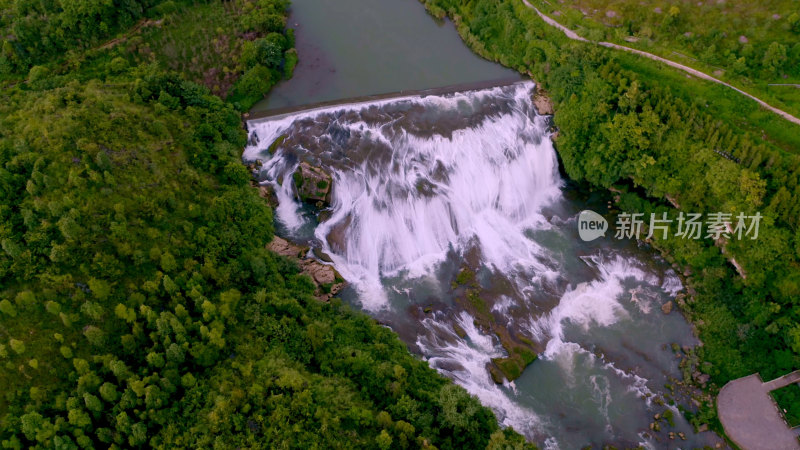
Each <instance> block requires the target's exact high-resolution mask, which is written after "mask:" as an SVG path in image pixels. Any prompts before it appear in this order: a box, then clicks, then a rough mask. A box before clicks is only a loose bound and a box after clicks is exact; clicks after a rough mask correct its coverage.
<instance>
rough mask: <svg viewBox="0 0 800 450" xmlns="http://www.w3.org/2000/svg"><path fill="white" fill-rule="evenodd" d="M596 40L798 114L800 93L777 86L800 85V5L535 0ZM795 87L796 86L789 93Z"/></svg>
mask: <svg viewBox="0 0 800 450" xmlns="http://www.w3.org/2000/svg"><path fill="white" fill-rule="evenodd" d="M533 3H534V4H535V5H536V6H537V7H540V8H541V9H542V10H543V12H546V13H547V14H548V15H550V16H551V17H553V18H555V19H556V20H558V21H559V22H561V23H562V24H564V25H567V26H568V27H570V28H572V29H575V30H576V31H578V33H579V34H581V35H583V36H585V37H587V38H588V39H591V40H596V41H600V40H605V41H609V42H614V43H618V44H621V45H626V46H629V47H633V48H637V49H640V50H644V51H647V52H650V53H654V54H656V55H659V56H661V57H664V58H667V59H671V60H673V61H676V62H679V63H681V64H684V65H687V66H690V67H693V68H696V69H698V70H702V71H703V72H706V73H708V74H710V75H713V76H715V77H717V78H719V79H721V80H723V81H726V82H728V83H731V84H733V85H735V86H737V87H739V88H742V89H744V90H746V91H747V92H750V93H752V94H754V95H756V96H757V97H759V98H761V99H762V100H764V101H766V102H768V103H770V104H772V105H773V106H776V107H778V108H781V109H784V110H786V111H788V112H790V113H792V114H795V115H798V114H800V101H798V96H797V95H792V94H791V93H789V94H787V92H786V89H787V88H782V89H777V88H775V87H768V86H767V85H768V84H770V83H800V17H798V14H800V8H799V7H798V5H797V2H794V1H791V0H772V1H766V2H743V1H706V2H689V1H681V0H669V1H661V2H653V3H650V4H649V5H647V6H642V4H641V3H640V2H638V1H633V0H562V1H559V2H558V3H555V2H548V1H547V0H535V1H534V2H533ZM789 89H790V88H789Z"/></svg>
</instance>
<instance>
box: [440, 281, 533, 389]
mask: <svg viewBox="0 0 800 450" xmlns="http://www.w3.org/2000/svg"><path fill="white" fill-rule="evenodd" d="M453 288H454V290H459V291H461V290H463V295H458V296H456V299H455V301H456V303H458V304H459V305H460V306H461V307H462V308H464V309H465V310H466V311H468V312H469V313H470V314H471V315H472V316H473V317H474V318H475V324H476V325H477V326H478V327H479V328H481V329H483V330H484V331H485V332H487V334H489V333H491V334H494V335H495V336H497V338H498V339H499V340H500V345H501V346H502V347H503V348H504V349H505V351H506V353H507V354H508V356H505V357H499V358H492V360H491V361H490V362H489V363H487V365H486V369H487V370H488V371H489V374H490V375H491V376H492V380H494V382H495V383H497V384H503V382H505V381H506V380H508V381H514V380H516V379H517V378H519V377H520V375H522V372H523V371H524V370H525V368H526V367H528V365H530V364H531V363H532V362H533V361H535V360H536V353H537V352H536V349H535V345H534V343H533V342H532V341H531V340H530V339H527V338H525V337H522V336H517V335H515V334H514V333H513V332H512V331H511V330H509V329H508V327H507V326H505V325H504V324H502V323H500V322H499V321H498V320H497V319H496V318H495V317H494V315H493V314H492V311H491V310H490V308H489V306H488V304H487V302H486V300H485V299H484V298H483V296H482V295H481V286H480V284H479V283H478V281H477V279H476V278H475V272H474V271H473V270H472V269H470V268H466V267H465V268H462V269H461V271H460V272H459V273H458V276H457V277H456V281H454V282H453ZM455 331H456V333H457V334H459V335H461V334H463V330H460V332H459V329H458V328H455ZM462 337H463V336H462Z"/></svg>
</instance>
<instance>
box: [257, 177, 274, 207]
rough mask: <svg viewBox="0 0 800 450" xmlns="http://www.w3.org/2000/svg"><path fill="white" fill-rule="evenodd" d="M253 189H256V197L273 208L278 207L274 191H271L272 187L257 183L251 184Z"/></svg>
mask: <svg viewBox="0 0 800 450" xmlns="http://www.w3.org/2000/svg"><path fill="white" fill-rule="evenodd" d="M253 187H254V188H256V189H258V196H259V197H261V198H263V199H264V200H266V201H267V204H268V205H269V206H271V207H273V208H275V207H277V206H278V196H277V195H275V191H274V190H273V189H272V186H270V185H268V184H266V185H259V184H258V183H255V182H254V183H253Z"/></svg>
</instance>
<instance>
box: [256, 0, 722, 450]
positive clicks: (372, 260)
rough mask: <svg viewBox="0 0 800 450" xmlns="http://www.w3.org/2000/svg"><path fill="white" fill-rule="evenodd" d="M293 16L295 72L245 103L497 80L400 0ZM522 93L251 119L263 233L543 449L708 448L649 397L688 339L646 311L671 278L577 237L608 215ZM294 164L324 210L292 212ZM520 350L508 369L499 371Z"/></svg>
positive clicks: (398, 101)
mask: <svg viewBox="0 0 800 450" xmlns="http://www.w3.org/2000/svg"><path fill="white" fill-rule="evenodd" d="M293 8H294V12H293V18H292V21H296V22H297V23H298V25H297V27H296V28H297V42H298V51H299V56H300V58H301V63H300V65H298V67H297V71H296V73H295V78H293V79H292V80H289V81H287V82H284V83H283V84H282V85H280V86H278V87H277V88H276V89H275V90H274V91H273V93H272V94H271V96H270V98H268V99H267V100H265V102H262V104H261V105H260V107H259V108H261V109H264V108H275V107H285V106H296V105H302V104H306V103H317V102H321V101H329V100H333V99H336V98H349V97H357V96H363V95H371V94H379V93H384V92H392V91H399V90H406V89H424V88H431V87H439V86H442V85H448V84H463V83H473V82H478V81H487V80H493V79H500V78H506V79H507V78H509V76H510V75H513V73H511V72H509V71H508V70H506V69H503V68H501V67H499V66H497V65H494V64H492V63H489V62H487V61H484V60H481V59H479V58H478V57H476V56H474V55H472V54H471V53H470V52H469V50H468V49H467V48H466V47H465V46H464V45H463V43H461V41H460V40H459V38H458V36H457V34H456V32H455V29H454V28H453V26H452V25H451V24H441V25H440V24H436V23H435V22H434V21H433V19H431V18H430V17H429V16H427V15H426V14H425V12H424V10H423V8H422V6H421V5H420V4H418V3H417V2H415V1H413V0H381V1H367V0H347V1H343V2H342V1H339V2H330V1H316V2H311V1H308V0H300V1H298V0H295V2H294V6H293ZM387 17H388V18H391V20H388V19H385V18H387ZM290 25H294V23H291V24H290ZM387 49H391V50H387ZM305 52H308V54H306V53H305ZM382 52H383V53H386V52H389V53H390V54H382ZM359 74H360V75H359ZM353 77H355V78H353ZM533 89H534V84H533V83H532V82H529V81H526V82H518V83H514V84H510V85H505V86H501V87H494V88H485V89H478V90H467V91H462V92H456V93H450V94H442V95H429V96H424V97H420V96H398V97H395V98H391V99H383V100H376V101H372V102H364V103H355V104H353V103H351V104H342V105H336V106H326V107H322V108H316V109H312V110H308V111H301V112H296V113H291V114H288V115H283V116H277V117H273V118H264V119H259V120H254V121H251V122H250V123H249V124H248V127H249V130H250V133H251V145H250V146H248V148H247V149H246V151H245V155H244V158H245V159H246V160H248V161H254V160H256V159H261V160H263V161H264V164H263V167H262V168H261V172H260V177H261V180H262V181H263V182H264V183H265V184H269V185H270V186H272V188H273V190H274V191H275V193H276V196H277V198H278V200H279V203H280V204H279V206H278V207H277V209H276V225H277V229H278V231H279V234H281V235H283V236H284V237H287V238H289V239H292V240H295V241H300V242H304V243H308V244H310V245H311V246H312V247H314V248H316V249H317V250H318V251H319V253H320V254H325V255H327V257H329V258H330V260H331V261H332V263H333V264H334V265H335V267H336V268H337V270H338V271H339V272H340V273H341V274H342V276H343V277H344V278H345V279H346V280H347V281H348V282H349V283H350V287H349V288H348V289H347V290H345V291H344V292H343V293H342V294H341V296H342V297H343V299H344V300H345V301H347V302H348V303H350V304H352V305H353V306H354V307H356V308H360V309H362V310H364V311H365V312H367V313H368V314H370V315H372V316H374V317H375V318H377V319H378V320H380V321H381V322H383V323H386V324H387V325H388V326H390V327H392V329H394V330H395V331H396V332H397V333H398V334H399V335H400V336H401V338H402V339H403V340H404V341H405V342H406V343H407V344H408V345H409V348H410V349H411V350H412V351H414V352H416V353H418V354H419V355H421V356H422V357H423V358H425V359H427V360H428V362H429V363H430V365H431V366H432V367H434V368H436V369H437V370H439V371H440V372H441V373H443V374H444V375H446V376H448V377H450V378H452V379H453V380H455V381H456V382H458V383H459V384H461V385H462V386H464V387H465V388H466V389H467V390H468V391H469V392H470V393H472V394H473V395H475V396H477V397H478V398H479V399H480V400H481V401H482V402H483V403H484V404H485V405H487V406H489V407H491V408H492V409H493V410H494V411H495V413H496V414H497V416H498V419H499V420H500V421H501V422H502V423H503V424H506V425H510V426H513V427H514V428H515V429H517V430H518V431H519V432H521V433H523V434H525V435H526V436H527V437H528V438H529V439H531V440H532V441H534V442H536V443H538V444H540V445H541V446H543V447H545V448H563V449H572V448H580V447H583V446H586V445H594V446H601V445H604V444H613V445H616V446H619V447H635V446H639V445H642V446H646V447H651V448H666V447H670V448H675V447H683V448H694V447H698V446H700V447H702V446H703V445H713V444H714V443H716V442H717V441H718V440H719V438H717V437H716V436H715V435H713V434H711V433H701V434H695V433H694V432H693V431H692V427H691V426H690V425H689V424H688V423H687V422H686V421H685V420H684V419H683V418H682V415H681V413H679V411H678V408H677V404H676V405H674V406H673V405H670V402H671V400H670V399H671V396H670V395H669V393H670V391H669V390H668V389H667V388H666V387H665V385H667V384H669V383H671V381H670V379H671V378H678V379H680V378H681V374H680V370H679V368H678V361H679V360H678V359H676V355H675V353H674V351H673V349H672V348H671V344H677V345H678V346H681V347H683V346H693V345H696V344H697V340H696V339H695V338H694V337H693V335H692V332H691V328H690V326H689V325H688V324H687V323H686V321H685V320H684V319H683V318H682V317H681V316H680V315H679V314H678V313H676V312H673V313H672V314H669V315H665V314H663V313H662V311H661V306H662V305H663V304H664V303H665V302H667V301H669V300H670V299H671V298H672V297H674V296H675V295H676V294H677V292H678V291H680V290H681V289H682V286H681V283H680V279H679V278H678V276H677V275H676V274H675V273H674V272H673V271H672V269H670V268H669V266H668V265H667V264H666V263H665V262H663V261H662V260H661V259H660V258H659V257H658V256H657V254H655V252H653V251H651V250H649V249H647V248H639V247H638V246H637V245H636V243H635V242H630V241H620V240H616V239H613V238H612V237H610V236H609V237H607V238H601V239H598V240H596V241H594V242H591V243H584V242H582V241H581V240H580V239H579V237H578V233H577V226H576V217H577V215H578V213H579V212H580V211H581V210H582V209H587V208H590V209H593V210H596V211H598V212H600V213H606V210H605V208H606V204H605V202H604V201H601V200H599V199H592V198H586V197H585V194H580V193H578V192H576V191H574V190H571V189H569V188H567V187H566V183H565V181H564V180H563V179H562V177H561V175H559V171H558V160H557V157H556V153H555V150H554V148H553V145H552V143H551V141H550V118H549V117H545V116H539V115H538V114H537V113H536V111H535V110H534V108H533V106H532V102H531V95H532V93H533ZM279 137H280V138H281V139H280V140H279V141H278V142H279V143H278V144H276V145H274V146H272V148H271V149H270V146H271V144H272V143H273V142H276V139H278V138H279ZM301 162H306V163H308V164H310V165H311V166H313V167H317V168H321V169H322V170H324V171H326V172H327V173H329V174H330V175H331V176H332V179H333V182H332V186H333V187H332V195H331V202H330V207H328V208H327V209H326V210H325V211H324V212H323V214H321V215H318V214H317V211H316V210H315V209H314V208H312V207H310V206H308V205H304V204H301V203H300V202H299V201H298V200H297V199H296V197H297V195H296V192H295V188H294V183H292V182H291V180H292V179H293V178H292V174H293V173H294V172H295V171H296V170H297V168H298V166H299V164H300V163H301ZM534 354H536V355H538V357H537V359H536V360H535V361H533V362H532V363H531V364H529V365H528V366H527V367H525V368H524V371H522V372H521V374H519V373H517V374H513V372H514V368H513V367H511V366H509V367H506V366H505V365H504V364H505V363H506V362H508V361H511V360H516V361H525V362H528V361H529V358H530V356H531V355H534ZM499 366H503V367H505V369H504V370H503V371H502V373H500V372H499V371H497V370H496V367H499ZM512 366H513V365H512ZM522 367H524V364H522ZM509 373H512V374H513V376H511V378H515V379H514V380H513V381H508V380H505V381H503V379H504V376H503V374H505V375H506V376H508V374H509ZM516 375H519V376H518V377H516ZM499 381H502V383H498V382H499ZM665 412H666V414H667V415H668V416H669V415H672V416H674V422H675V425H674V426H668V425H667V422H666V421H664V420H661V422H660V423H661V426H662V427H664V430H663V431H662V432H653V431H652V430H651V428H650V425H651V423H652V422H653V421H654V419H653V417H654V415H656V414H658V415H659V416H664V414H665ZM668 431H674V432H675V433H676V435H675V439H674V440H670V439H669V437H668V434H667V432H668ZM678 433H681V434H682V435H684V436H685V438H686V440H682V439H681V438H680V437H677V436H678Z"/></svg>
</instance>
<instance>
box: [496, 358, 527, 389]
mask: <svg viewBox="0 0 800 450" xmlns="http://www.w3.org/2000/svg"><path fill="white" fill-rule="evenodd" d="M492 363H493V364H494V366H495V367H496V368H497V369H499V370H500V372H501V373H502V374H503V376H504V377H505V379H506V380H508V381H514V380H516V379H517V378H519V376H520V375H522V371H523V370H524V369H525V366H524V365H523V364H521V361H519V360H517V359H516V358H511V357H508V358H492ZM492 378H495V376H494V375H493V376H492ZM495 382H497V379H496V378H495ZM501 383H502V381H501Z"/></svg>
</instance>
